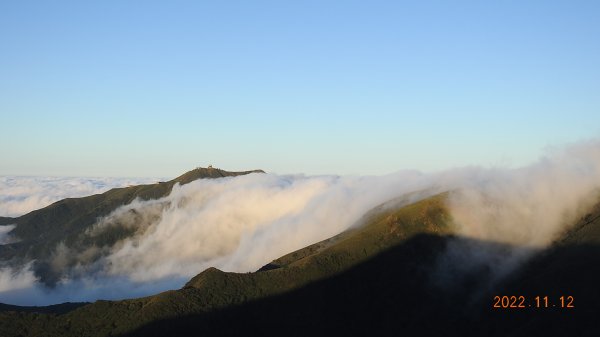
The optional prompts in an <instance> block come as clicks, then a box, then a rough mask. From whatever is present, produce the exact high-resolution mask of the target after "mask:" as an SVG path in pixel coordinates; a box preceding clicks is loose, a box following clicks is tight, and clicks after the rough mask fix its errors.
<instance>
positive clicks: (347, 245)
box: [0, 194, 451, 336]
mask: <svg viewBox="0 0 600 337" xmlns="http://www.w3.org/2000/svg"><path fill="white" fill-rule="evenodd" d="M445 198H446V194H441V195H437V196H434V197H431V198H428V199H426V200H422V201H420V202H417V203H415V204H411V205H408V206H405V207H402V208H400V209H388V210H385V211H382V212H381V213H379V214H377V215H376V216H374V217H373V218H371V219H370V221H369V222H368V223H367V224H365V225H363V226H362V227H360V228H355V229H352V230H351V231H349V232H348V233H346V234H344V235H341V236H339V237H337V238H336V240H335V242H334V243H332V242H331V240H327V242H324V243H320V244H316V245H313V246H310V247H307V248H305V249H302V250H300V251H298V252H295V253H292V254H289V255H287V256H286V257H283V258H281V259H278V260H276V261H274V263H272V267H271V268H265V269H262V270H261V271H258V272H255V273H246V274H239V273H226V272H222V271H220V270H217V269H215V268H210V269H208V270H205V271H204V272H202V273H201V274H199V275H198V276H196V277H194V278H193V279H191V280H190V281H189V282H188V283H187V284H186V285H185V286H184V287H183V288H182V289H180V290H176V291H167V292H164V293H161V294H158V295H156V296H150V297H146V298H140V299H132V300H124V301H97V302H95V303H93V304H90V305H86V306H83V307H81V308H79V309H77V310H74V311H71V312H69V313H67V314H64V315H47V314H35V313H19V314H15V313H8V312H5V313H3V314H2V315H4V317H1V316H0V319H3V318H7V319H8V318H9V317H11V315H12V317H13V318H14V316H15V315H18V316H19V319H10V324H9V325H10V326H6V327H5V331H0V332H3V333H5V334H7V336H9V335H10V334H9V333H13V334H14V333H15V331H17V332H20V333H25V332H26V334H36V333H41V332H43V333H44V335H46V336H54V335H55V336H68V335H73V336H83V335H85V336H108V335H111V334H112V335H114V334H118V333H126V332H130V331H133V330H134V329H136V328H139V327H141V326H143V325H145V324H149V323H151V322H154V321H159V320H164V319H169V318H174V317H178V316H187V315H192V314H205V313H209V312H214V311H216V310H222V309H225V308H228V307H231V306H235V305H242V304H244V303H247V302H250V301H254V300H257V299H261V298H266V297H270V296H274V295H277V294H283V293H286V292H289V291H291V290H294V289H298V288H301V287H303V286H305V285H307V284H309V283H311V282H314V281H317V280H321V279H325V278H328V277H331V276H333V275H336V274H338V273H340V272H343V271H345V270H348V269H349V268H351V267H353V266H355V265H357V264H360V263H361V262H364V261H366V260H368V259H370V258H373V256H376V255H378V254H380V253H382V252H384V251H386V250H388V249H390V248H391V247H394V246H396V245H398V244H400V243H402V242H404V241H406V240H408V239H409V238H411V237H413V236H414V235H418V234H420V233H450V232H451V221H450V218H449V215H448V213H447V211H446V208H445V207H444V201H445Z"/></svg>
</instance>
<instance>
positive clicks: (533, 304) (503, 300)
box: [492, 295, 575, 309]
mask: <svg viewBox="0 0 600 337" xmlns="http://www.w3.org/2000/svg"><path fill="white" fill-rule="evenodd" d="M492 307H493V308H495V309H525V308H559V309H574V308H575V298H574V297H573V296H560V297H557V298H552V297H549V296H535V297H531V298H528V297H526V296H522V295H521V296H494V300H493V304H492Z"/></svg>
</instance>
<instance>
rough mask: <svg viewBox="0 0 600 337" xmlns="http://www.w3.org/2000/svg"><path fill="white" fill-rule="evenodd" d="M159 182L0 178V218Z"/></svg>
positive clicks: (139, 179)
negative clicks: (64, 200)
mask: <svg viewBox="0 0 600 337" xmlns="http://www.w3.org/2000/svg"><path fill="white" fill-rule="evenodd" d="M156 181H157V179H154V178H79V177H76V178H66V177H19V176H0V216H7V217H16V216H20V215H23V214H25V213H28V212H31V211H33V210H36V209H40V208H42V207H45V206H48V205H50V204H51V203H53V202H56V201H59V200H61V199H65V198H77V197H84V196H88V195H92V194H97V193H103V192H106V191H108V190H109V189H111V188H115V187H124V186H128V185H137V184H150V183H154V182H156Z"/></svg>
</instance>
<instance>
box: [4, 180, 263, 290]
mask: <svg viewBox="0 0 600 337" xmlns="http://www.w3.org/2000/svg"><path fill="white" fill-rule="evenodd" d="M256 172H260V173H264V172H263V171H260V170H257V171H245V172H228V171H223V170H220V169H216V168H197V169H194V170H192V171H189V172H187V173H185V174H183V175H181V176H179V177H177V178H175V179H173V180H170V181H167V182H159V183H156V184H150V185H138V186H130V187H123V188H114V189H111V190H110V191H107V192H105V193H102V194H95V195H91V196H88V197H83V198H69V199H63V200H60V201H58V202H55V203H53V204H51V205H49V206H47V207H44V208H42V209H39V210H36V211H33V212H30V213H27V214H25V215H23V216H20V217H18V218H14V219H10V220H6V219H2V220H1V221H3V222H6V223H14V224H16V225H17V226H16V228H15V229H14V230H12V232H11V233H10V234H11V235H13V236H15V237H16V238H18V240H19V242H16V243H12V244H8V245H0V261H10V260H12V259H15V260H16V261H15V263H17V264H20V263H22V260H23V259H26V260H37V262H36V265H35V268H34V270H35V272H36V276H37V277H39V278H40V279H41V280H42V282H45V283H47V284H52V283H53V282H55V281H56V279H57V278H59V277H60V275H57V274H56V273H53V271H52V268H50V267H48V266H47V263H46V261H45V259H47V258H48V257H49V256H51V255H52V253H53V251H54V250H55V249H56V246H57V245H58V244H59V243H60V242H63V243H64V244H65V245H67V246H69V247H77V245H81V244H82V238H81V234H82V233H83V232H84V231H85V230H86V229H88V228H89V227H90V226H92V225H93V224H95V223H96V222H97V220H98V218H99V217H103V216H106V215H108V214H109V213H111V212H112V211H113V210H115V209H116V208H117V207H119V206H122V205H125V204H129V203H131V202H132V201H133V200H135V199H136V198H139V199H142V200H149V199H159V198H162V197H164V196H167V195H168V194H169V193H170V192H171V189H172V188H173V186H174V185H175V184H176V183H179V184H181V185H184V184H187V183H190V182H192V181H194V180H197V179H206V178H221V177H233V176H238V175H244V174H249V173H256ZM128 234H129V233H127V232H125V231H117V230H115V231H113V232H111V233H109V235H103V236H98V237H95V238H94V239H93V240H94V241H93V242H83V244H87V245H91V244H95V245H97V246H98V247H102V246H106V245H108V246H110V245H112V244H114V243H115V242H116V241H117V240H119V239H121V238H123V237H124V236H127V235H128Z"/></svg>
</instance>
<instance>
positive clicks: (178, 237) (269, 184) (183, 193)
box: [0, 141, 600, 304]
mask: <svg viewBox="0 0 600 337" xmlns="http://www.w3.org/2000/svg"><path fill="white" fill-rule="evenodd" d="M599 188H600V141H590V142H585V143H580V144H576V145H573V146H569V147H566V148H564V149H560V150H556V151H554V152H551V153H548V154H547V155H546V156H545V157H543V158H542V159H540V160H539V161H538V162H536V163H534V164H532V165H530V166H527V167H523V168H519V169H505V168H490V169H486V168H478V167H470V168H461V169H454V170H448V171H444V172H439V173H434V174H422V173H419V172H414V171H406V172H398V173H395V174H391V175H387V176H368V177H352V176H349V177H337V176H303V175H296V176H281V175H274V174H251V175H246V176H240V177H236V178H222V179H205V180H197V181H194V182H192V183H190V184H186V185H184V186H178V185H177V186H175V187H174V188H173V191H172V193H171V194H170V195H168V196H167V197H164V198H161V199H159V200H151V201H140V200H135V201H134V202H132V203H131V204H129V205H124V206H122V207H120V208H119V209H117V210H115V211H114V212H113V213H112V214H110V215H108V216H107V217H105V218H103V219H101V220H99V222H98V223H97V224H96V225H95V226H94V227H93V228H91V229H90V230H89V231H88V232H87V234H88V235H92V236H93V235H97V234H98V233H101V232H102V231H104V230H106V229H107V228H110V227H112V226H126V227H128V228H129V229H132V230H134V231H135V235H134V236H132V237H130V238H128V239H126V240H124V241H121V242H119V243H118V244H116V245H114V246H113V247H105V248H104V249H105V251H106V252H108V255H106V256H104V257H103V258H102V259H101V260H99V261H96V262H94V263H93V265H86V262H85V261H86V259H85V254H88V253H89V252H69V251H68V249H69V248H68V247H66V246H61V247H57V254H56V256H60V257H61V258H64V257H65V256H67V257H69V258H72V259H78V260H79V261H81V263H80V264H79V265H77V267H75V268H73V269H72V270H70V271H69V272H68V273H67V274H66V275H65V277H67V278H66V279H65V280H64V281H63V282H62V283H61V285H60V286H59V289H61V290H60V291H57V292H54V293H53V294H52V296H50V295H49V297H47V301H48V302H45V303H46V304H48V303H55V302H60V301H64V300H71V301H73V300H81V299H87V300H89V299H96V298H118V297H119V296H120V295H123V296H127V297H130V296H139V295H147V294H150V292H146V293H145V292H144V291H152V292H155V291H158V290H166V289H172V288H177V287H179V286H181V285H183V283H184V282H185V281H186V280H187V279H189V277H191V276H193V275H196V274H198V273H199V272H201V271H202V270H204V269H206V268H208V267H211V266H215V267H217V268H220V269H223V270H227V271H237V272H246V271H253V270H256V269H257V268H259V267H260V266H262V265H264V264H266V263H268V262H270V261H271V260H273V259H275V258H278V257H280V256H282V255H284V254H286V253H288V252H291V251H293V250H296V249H299V248H302V247H305V246H307V245H309V244H311V243H314V242H316V241H319V240H322V239H326V238H328V237H331V236H333V235H335V234H337V233H339V232H341V231H343V230H345V229H347V228H349V227H350V226H352V225H353V224H354V223H355V222H356V221H357V220H359V219H360V217H361V216H362V215H363V214H364V213H365V212H367V211H369V210H370V209H371V208H373V207H375V206H377V205H379V204H381V203H383V202H386V201H388V200H390V199H392V198H394V197H397V196H401V195H403V194H405V193H409V192H413V191H417V190H422V189H430V190H429V193H435V192H438V191H440V192H441V191H446V190H454V191H455V192H454V193H453V194H452V198H451V202H450V206H451V212H452V215H453V217H454V219H455V221H456V222H457V223H458V225H459V228H458V230H459V234H462V235H465V236H468V237H472V238H476V239H482V240H489V241H499V242H507V243H512V244H518V245H522V246H528V247H530V246H543V245H546V244H548V243H549V242H550V241H551V240H552V238H554V237H555V235H556V234H557V233H559V232H561V231H562V230H564V229H565V224H570V223H573V222H574V221H575V220H576V219H577V217H578V216H580V215H582V212H583V211H585V210H586V208H587V207H589V206H591V205H592V203H594V202H596V201H597V200H598V199H597V192H598V189H599ZM92 249H93V248H92ZM59 253H60V254H59ZM77 254H80V255H79V256H78V255H77ZM469 254H472V253H469ZM475 254H477V253H475ZM454 255H455V256H463V255H464V254H454ZM509 256H510V257H512V256H517V257H518V258H519V259H520V258H522V256H521V255H520V254H513V255H509ZM496 257H497V256H496ZM496 260H497V259H496ZM58 262H60V263H63V262H64V261H62V260H61V261H58ZM506 263H512V261H508V260H507V262H506ZM501 267H502V268H498V269H503V270H509V269H510V268H508V267H506V268H504V266H501ZM4 277H5V279H7V278H6V277H7V276H4ZM24 280H29V279H27V278H24ZM113 281H114V282H113ZM100 282H102V284H111V287H109V288H106V287H104V286H102V285H101V284H100ZM24 283H25V282H24ZM35 287H39V285H36V286H35ZM36 289H37V288H36ZM71 290H72V291H71ZM130 290H131V292H129V291H130ZM32 291H33V290H32ZM36 291H37V290H36ZM15 294H16V293H15V292H8V293H7V292H5V293H4V294H0V302H1V301H7V300H9V299H10V300H12V301H15V303H21V304H23V303H24V302H26V301H27V300H32V301H33V300H35V303H36V304H40V301H42V302H43V298H39V297H35V296H34V297H31V298H30V297H27V296H29V295H31V293H29V294H28V295H23V296H22V297H19V296H16V295H15Z"/></svg>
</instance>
